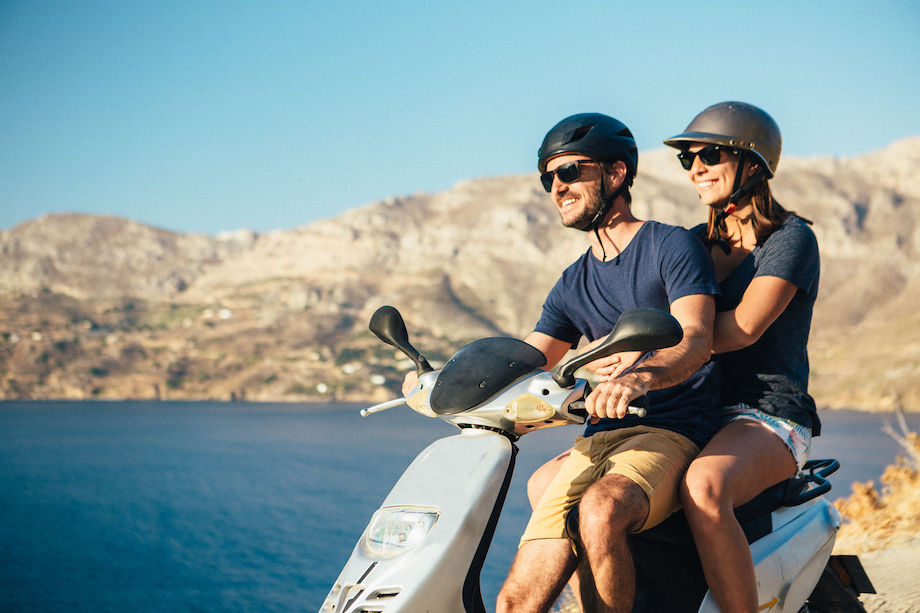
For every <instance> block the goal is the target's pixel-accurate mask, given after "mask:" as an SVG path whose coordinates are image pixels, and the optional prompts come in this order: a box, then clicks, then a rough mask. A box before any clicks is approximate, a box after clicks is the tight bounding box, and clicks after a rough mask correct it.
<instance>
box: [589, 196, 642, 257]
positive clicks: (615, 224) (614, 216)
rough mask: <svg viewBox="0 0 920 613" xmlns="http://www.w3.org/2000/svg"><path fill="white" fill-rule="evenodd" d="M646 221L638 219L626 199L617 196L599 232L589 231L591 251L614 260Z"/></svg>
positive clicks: (595, 255) (599, 227)
mask: <svg viewBox="0 0 920 613" xmlns="http://www.w3.org/2000/svg"><path fill="white" fill-rule="evenodd" d="M643 223H645V222H644V221H643V220H641V219H637V218H636V217H635V216H634V215H633V214H632V210H631V209H630V206H629V204H627V203H626V199H625V198H623V197H622V196H621V197H619V198H617V199H616V201H615V202H614V203H613V206H612V207H610V211H609V212H608V213H607V215H606V216H605V217H604V219H603V220H602V221H601V224H600V226H598V229H597V232H594V231H593V230H591V231H589V232H588V242H589V243H590V244H591V252H592V253H593V254H594V257H596V258H597V259H599V260H601V261H607V260H612V259H614V258H615V257H617V256H618V255H620V253H621V252H622V251H623V250H624V249H626V246H627V245H629V243H630V241H632V239H633V237H634V236H635V235H636V233H637V232H638V231H639V228H641V227H642V224H643Z"/></svg>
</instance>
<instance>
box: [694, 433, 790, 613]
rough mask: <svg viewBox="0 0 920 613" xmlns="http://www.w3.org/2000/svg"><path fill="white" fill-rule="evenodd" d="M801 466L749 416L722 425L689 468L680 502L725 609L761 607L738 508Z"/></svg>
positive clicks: (749, 612) (731, 612)
mask: <svg viewBox="0 0 920 613" xmlns="http://www.w3.org/2000/svg"><path fill="white" fill-rule="evenodd" d="M796 470H797V466H796V462H795V459H794V458H793V456H792V453H791V452H790V451H789V448H788V447H786V444H785V443H784V442H783V441H782V439H780V438H779V437H778V436H777V435H775V434H773V433H772V432H771V431H770V430H768V429H767V428H766V427H764V426H763V424H761V423H759V422H756V421H752V420H747V419H743V420H737V421H733V422H730V423H729V424H727V425H726V426H725V427H724V428H722V429H721V430H720V431H719V432H718V433H716V435H715V436H714V437H713V438H712V440H711V441H710V442H709V444H708V445H706V447H705V448H704V449H703V451H702V452H700V455H699V456H697V458H696V459H695V460H694V461H693V463H692V464H690V468H688V469H687V474H686V476H685V477H684V483H683V486H682V488H681V501H682V503H683V507H684V513H685V514H686V516H687V521H688V522H689V524H690V528H691V530H692V531H693V538H694V541H695V543H696V547H697V550H698V551H699V554H700V560H701V561H702V564H703V573H704V574H705V576H706V582H707V583H708V585H709V589H710V590H711V591H712V594H713V596H714V597H715V599H716V602H717V603H718V605H719V608H720V609H721V610H722V612H723V613H735V612H745V613H756V611H757V606H758V603H757V582H756V578H755V576H754V564H753V561H752V559H751V549H750V547H749V546H748V543H747V539H746V538H745V536H744V532H743V531H742V530H741V526H740V524H738V521H737V520H736V519H735V515H734V509H735V508H737V507H738V506H740V505H742V504H744V503H745V502H748V501H749V500H751V499H752V498H754V497H755V496H757V494H759V493H760V492H761V491H763V490H764V489H766V488H768V487H770V486H771V485H774V484H776V483H779V482H780V481H783V480H785V479H788V478H789V477H792V476H794V475H795V474H796Z"/></svg>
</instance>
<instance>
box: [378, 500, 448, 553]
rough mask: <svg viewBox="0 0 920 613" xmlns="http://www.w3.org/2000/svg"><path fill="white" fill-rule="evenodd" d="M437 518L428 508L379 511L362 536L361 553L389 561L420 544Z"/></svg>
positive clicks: (436, 514)
mask: <svg viewBox="0 0 920 613" xmlns="http://www.w3.org/2000/svg"><path fill="white" fill-rule="evenodd" d="M439 515H440V513H439V512H438V511H437V510H435V509H430V508H420V507H385V508H383V509H379V510H378V511H377V512H376V513H374V516H373V517H372V518H371V524H370V526H369V527H368V529H367V534H366V535H365V536H364V540H363V543H364V553H365V554H366V555H367V556H368V557H371V558H392V557H395V556H398V555H399V554H401V553H405V552H406V551H409V550H410V549H412V548H413V547H417V546H418V545H421V544H422V543H423V542H424V541H425V537H426V536H427V535H428V531H429V530H431V527H432V526H433V525H434V523H435V522H436V521H437V520H438V516H439Z"/></svg>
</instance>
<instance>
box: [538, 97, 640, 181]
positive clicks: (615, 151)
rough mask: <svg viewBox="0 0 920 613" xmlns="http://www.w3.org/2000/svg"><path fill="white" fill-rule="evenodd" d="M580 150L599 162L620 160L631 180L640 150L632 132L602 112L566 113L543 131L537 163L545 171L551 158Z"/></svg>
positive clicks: (541, 170)
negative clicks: (549, 128) (568, 115)
mask: <svg viewBox="0 0 920 613" xmlns="http://www.w3.org/2000/svg"><path fill="white" fill-rule="evenodd" d="M563 153H580V154H582V155H586V156H588V157H589V158H591V159H593V160H596V161H598V162H613V161H616V160H622V161H623V163H624V164H626V170H627V173H628V177H629V178H628V179H627V181H626V182H625V183H631V182H632V178H633V177H635V176H636V170H637V169H638V167H639V151H638V149H637V148H636V139H634V138H633V135H632V132H630V131H629V128H627V127H626V125H625V124H623V123H622V122H620V121H618V120H616V119H614V118H613V117H610V116H608V115H603V114H601V113H580V114H578V115H572V116H571V117H566V118H565V119H563V120H562V121H560V122H559V123H557V124H556V125H555V126H553V128H552V129H551V130H550V131H549V132H547V133H546V136H545V137H544V138H543V144H542V145H540V151H539V152H538V162H537V167H538V168H539V170H540V172H545V171H546V163H547V161H549V159H550V158H553V157H556V156H557V155H561V154H563Z"/></svg>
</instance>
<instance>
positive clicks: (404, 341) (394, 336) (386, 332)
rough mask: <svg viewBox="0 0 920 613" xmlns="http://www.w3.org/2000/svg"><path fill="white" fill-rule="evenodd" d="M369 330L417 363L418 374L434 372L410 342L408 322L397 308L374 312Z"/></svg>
mask: <svg viewBox="0 0 920 613" xmlns="http://www.w3.org/2000/svg"><path fill="white" fill-rule="evenodd" d="M368 328H369V329H370V331H371V332H373V333H374V334H376V335H377V338H379V339H380V340H382V341H383V342H384V343H386V344H388V345H392V346H394V347H396V348H397V349H399V350H400V351H402V352H403V353H405V354H406V355H407V356H408V357H409V359H410V360H412V361H413V362H414V363H415V368H416V370H418V374H420V375H421V374H424V373H426V372H431V371H432V370H434V369H433V368H432V367H431V364H429V363H428V360H426V359H425V357H424V356H423V355H421V354H420V353H419V352H418V351H416V349H415V347H413V346H412V344H411V343H410V342H409V333H408V332H407V331H406V322H404V321H403V318H402V315H400V314H399V311H397V310H396V308H395V307H391V306H382V307H380V308H379V309H377V310H376V311H374V314H373V315H372V316H371V322H370V324H369V325H368Z"/></svg>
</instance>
